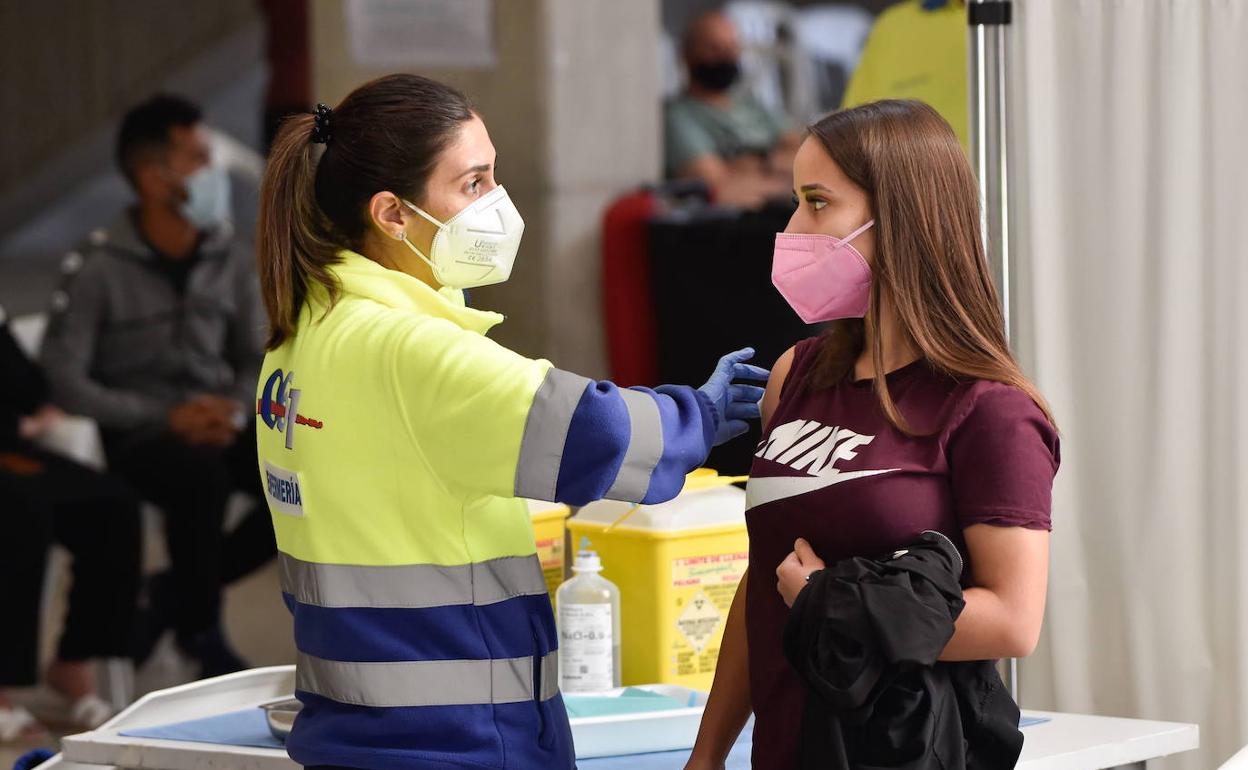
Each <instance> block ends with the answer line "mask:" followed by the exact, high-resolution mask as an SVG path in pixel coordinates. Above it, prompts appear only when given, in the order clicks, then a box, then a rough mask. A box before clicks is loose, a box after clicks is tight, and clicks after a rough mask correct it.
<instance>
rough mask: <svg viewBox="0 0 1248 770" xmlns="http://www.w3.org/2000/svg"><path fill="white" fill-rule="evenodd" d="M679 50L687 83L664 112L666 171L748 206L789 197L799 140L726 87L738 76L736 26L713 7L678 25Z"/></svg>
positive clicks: (782, 123) (747, 98)
mask: <svg viewBox="0 0 1248 770" xmlns="http://www.w3.org/2000/svg"><path fill="white" fill-rule="evenodd" d="M681 54H682V56H683V58H684V62H685V68H686V70H687V72H688V86H687V87H686V90H685V92H684V93H683V94H681V95H680V96H678V97H676V98H675V99H673V100H671V101H670V102H668V104H667V105H666V108H665V115H664V123H665V128H664V143H665V152H666V155H667V161H666V165H667V174H668V176H669V177H670V178H676V179H689V178H693V179H701V180H703V181H704V182H706V184H707V185H708V186H709V187H710V189H711V191H712V193H713V194H714V196H715V198H716V200H718V201H719V202H721V203H726V204H731V205H737V206H744V207H747V208H757V207H758V206H761V205H762V204H763V203H765V202H766V201H767V200H768V199H772V198H784V199H785V200H787V199H789V198H790V197H792V194H793V193H792V188H793V179H792V172H791V169H792V160H793V153H795V152H796V150H797V146H798V144H800V140H801V138H800V137H799V136H798V135H797V134H796V133H795V132H793V131H791V130H788V128H787V124H786V121H785V120H784V119H783V118H782V117H781V116H778V115H774V114H772V113H771V112H770V111H769V110H768V109H767V108H766V107H764V106H763V105H762V104H761V103H760V102H759V101H758V100H757V99H755V98H754V97H753V96H752V95H750V94H749V93H748V92H747V91H745V90H742V89H734V88H733V86H735V85H736V84H737V81H738V80H740V77H741V42H740V40H739V38H738V36H737V28H736V25H734V24H733V23H732V20H731V19H729V18H728V17H727V16H726V15H725V14H724V13H722V12H720V11H710V12H707V13H704V14H702V15H700V16H698V17H697V18H695V19H694V20H693V22H692V23H690V25H689V27H688V28H687V29H686V30H685V35H684V39H683V40H682V43H681Z"/></svg>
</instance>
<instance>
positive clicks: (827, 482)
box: [745, 468, 901, 511]
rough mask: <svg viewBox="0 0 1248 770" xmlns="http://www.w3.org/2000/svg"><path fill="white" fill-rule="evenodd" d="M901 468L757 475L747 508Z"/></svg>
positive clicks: (748, 487) (750, 487) (747, 496)
mask: <svg viewBox="0 0 1248 770" xmlns="http://www.w3.org/2000/svg"><path fill="white" fill-rule="evenodd" d="M899 470H901V469H900V468H887V469H885V470H880V471H844V472H843V471H835V472H833V473H825V474H823V475H821V476H764V477H762V478H759V477H758V476H755V477H753V478H751V479H750V483H749V484H747V485H746V487H745V509H746V510H747V511H748V510H749V509H751V508H754V507H757V506H760V505H764V504H765V503H774V502H775V501H777V500H783V499H785V498H788V497H797V496H798V495H807V494H810V493H811V492H817V491H818V490H820V489H827V488H828V487H830V486H833V485H834V484H840V483H842V482H844V481H853V480H854V479H865V478H867V477H868V476H879V475H882V474H885V473H896V472H897V471H899Z"/></svg>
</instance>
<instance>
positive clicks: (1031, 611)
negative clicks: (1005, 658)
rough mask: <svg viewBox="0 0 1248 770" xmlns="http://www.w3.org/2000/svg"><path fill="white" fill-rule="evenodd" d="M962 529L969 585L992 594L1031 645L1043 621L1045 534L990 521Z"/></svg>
mask: <svg viewBox="0 0 1248 770" xmlns="http://www.w3.org/2000/svg"><path fill="white" fill-rule="evenodd" d="M962 532H963V536H964V537H965V538H966V548H967V551H968V554H969V556H970V562H971V584H972V585H974V586H976V587H979V588H986V589H988V590H990V591H992V592H993V593H994V594H996V595H997V596H998V597H999V598H1000V600H1001V602H1002V603H1003V604H1005V605H1006V606H1007V607H1008V608H1009V610H1010V613H1011V615H1012V616H1013V618H1015V620H1016V622H1017V623H1018V628H1017V630H1018V632H1019V633H1020V635H1021V636H1022V638H1023V639H1025V640H1028V641H1030V642H1031V644H1032V645H1034V640H1035V639H1036V638H1037V637H1039V635H1040V626H1041V624H1042V623H1043V621H1044V602H1045V597H1046V594H1047V591H1048V580H1049V533H1048V532H1047V531H1045V530H1038V529H1027V528H1025V527H999V526H994V525H992V524H972V525H971V526H969V527H967V528H966V529H964V530H963V531H962ZM1025 646H1026V645H1025Z"/></svg>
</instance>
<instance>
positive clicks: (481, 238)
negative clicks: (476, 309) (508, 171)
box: [399, 185, 524, 289]
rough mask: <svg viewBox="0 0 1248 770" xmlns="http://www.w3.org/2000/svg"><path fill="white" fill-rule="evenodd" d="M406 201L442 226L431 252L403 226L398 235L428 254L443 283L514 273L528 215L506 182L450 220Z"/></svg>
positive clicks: (475, 282)
mask: <svg viewBox="0 0 1248 770" xmlns="http://www.w3.org/2000/svg"><path fill="white" fill-rule="evenodd" d="M403 204H404V205H405V206H407V207H408V208H410V209H411V210H412V211H415V212H416V213H417V214H419V215H421V216H422V217H424V218H425V219H427V220H429V221H430V222H432V223H433V224H435V225H437V227H438V234H437V235H435V236H434V237H433V245H432V247H430V249H429V254H428V255H427V256H426V255H425V254H422V253H421V251H420V249H418V248H416V245H415V244H413V243H412V242H411V241H410V240H408V238H407V233H406V232H403V231H400V233H399V238H400V239H402V241H403V242H404V243H405V244H407V247H408V248H409V249H411V250H412V251H413V252H415V253H416V256H418V257H420V258H421V259H423V260H424V261H425V262H426V264H428V265H429V267H430V268H432V269H433V275H434V277H435V278H437V279H438V283H440V284H442V285H443V286H449V287H451V288H453V289H472V288H475V287H477V286H489V285H490V284H494V283H502V282H503V281H506V280H507V279H508V278H510V277H511V266H512V265H513V264H514V263H515V261H516V252H517V251H518V250H519V249H520V236H521V235H523V234H524V219H523V218H521V216H520V212H519V211H516V207H515V204H513V203H512V202H511V198H509V197H508V196H507V191H506V190H504V189H503V186H502V185H499V186H498V187H495V188H494V189H493V190H490V191H489V192H488V193H486V194H485V195H482V196H481V197H480V198H477V199H476V200H475V201H473V202H472V203H470V204H468V205H467V206H465V207H464V208H463V209H462V210H461V211H460V212H459V213H458V214H456V215H455V216H453V217H451V218H450V219H448V220H447V221H445V222H439V221H438V220H436V219H434V218H433V217H431V216H430V215H429V214H427V213H426V212H425V211H424V210H422V209H421V208H420V207H419V206H417V205H416V204H414V203H410V202H408V201H403Z"/></svg>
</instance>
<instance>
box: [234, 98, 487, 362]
mask: <svg viewBox="0 0 1248 770" xmlns="http://www.w3.org/2000/svg"><path fill="white" fill-rule="evenodd" d="M472 116H473V109H472V105H471V104H470V103H469V102H468V99H467V98H466V97H465V96H464V95H463V94H462V93H460V92H459V91H457V90H455V89H454V88H451V87H450V86H447V85H443V84H442V83H438V82H437V81H434V80H430V79H428V78H423V77H420V76H418V75H388V76H386V77H383V78H378V79H377V80H374V81H371V82H369V83H366V84H364V85H362V86H360V87H359V88H357V89H355V90H354V91H352V92H351V93H350V95H348V96H347V98H346V99H343V100H342V102H341V103H340V104H339V105H338V106H337V107H335V108H333V110H332V111H331V113H330V115H329V118H328V126H329V129H330V130H329V131H326V132H321V133H320V134H319V135H318V139H320V140H321V142H323V143H313V141H312V138H313V131H314V128H315V127H316V120H317V119H316V118H315V117H314V116H313V115H311V114H304V115H296V116H294V117H291V118H288V119H287V120H286V121H285V122H284V123H283V124H282V127H281V130H280V131H278V134H277V138H276V139H275V140H274V142H273V148H272V150H271V152H270V154H269V161H268V166H267V168H266V169H265V172H264V181H263V183H262V184H261V186H260V219H259V223H258V228H257V230H258V233H259V235H258V243H257V246H256V255H257V258H258V262H259V270H260V288H261V291H262V292H263V295H264V306H265V309H266V310H267V311H268V316H269V338H268V342H267V343H266V345H267V347H268V349H269V350H273V349H275V348H277V347H279V346H281V345H282V343H284V342H285V341H286V340H288V339H290V338H291V337H293V336H294V334H295V328H296V325H297V323H298V320H299V312H300V310H301V309H302V307H303V303H304V302H305V301H306V300H307V296H308V290H309V288H310V287H312V286H313V285H316V284H320V285H321V286H324V287H325V289H326V290H327V291H328V292H329V297H330V304H331V305H332V304H333V303H334V302H335V301H336V300H337V298H338V295H339V291H340V289H339V287H338V286H337V284H336V283H335V282H334V278H333V274H332V273H331V272H330V270H329V266H330V265H333V264H334V263H335V262H337V261H338V251H339V250H340V249H343V248H349V249H354V250H356V251H359V250H360V248H361V245H362V243H363V241H364V236H365V233H367V232H368V202H369V200H370V199H371V198H372V197H373V196H374V195H376V194H377V193H379V192H382V191H384V190H389V191H391V192H394V193H395V194H397V195H401V196H403V197H405V198H407V199H408V200H412V201H415V202H418V203H419V202H421V201H423V199H424V191H425V189H424V188H425V183H426V182H427V181H428V179H429V175H430V173H432V171H433V168H434V166H435V165H437V162H438V158H439V157H440V156H441V153H442V150H444V149H445V148H446V147H447V145H449V144H450V143H451V141H452V140H453V139H454V138H455V135H456V133H457V132H458V130H459V129H460V127H461V126H462V125H463V124H464V123H465V122H467V121H468V120H470V119H471V118H472Z"/></svg>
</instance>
